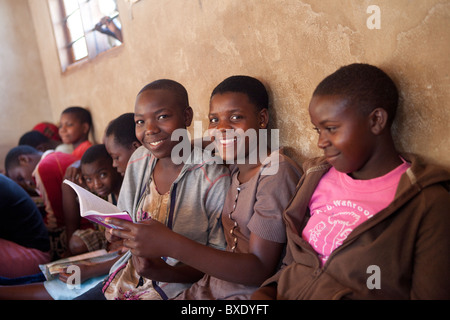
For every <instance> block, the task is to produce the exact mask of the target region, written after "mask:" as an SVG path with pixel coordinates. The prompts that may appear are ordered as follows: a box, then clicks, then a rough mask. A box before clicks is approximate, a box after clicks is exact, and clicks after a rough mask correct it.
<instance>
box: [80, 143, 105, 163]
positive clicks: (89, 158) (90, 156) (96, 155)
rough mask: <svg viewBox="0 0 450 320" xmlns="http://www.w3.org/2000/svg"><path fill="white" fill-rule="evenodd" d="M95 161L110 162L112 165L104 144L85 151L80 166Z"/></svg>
mask: <svg viewBox="0 0 450 320" xmlns="http://www.w3.org/2000/svg"><path fill="white" fill-rule="evenodd" d="M97 160H106V161H110V162H111V165H112V158H111V156H110V155H109V153H108V152H107V151H106V147H105V145H104V144H95V145H93V146H91V147H89V149H87V150H86V151H85V152H84V154H83V156H82V157H81V164H82V165H83V164H89V163H93V162H95V161H97Z"/></svg>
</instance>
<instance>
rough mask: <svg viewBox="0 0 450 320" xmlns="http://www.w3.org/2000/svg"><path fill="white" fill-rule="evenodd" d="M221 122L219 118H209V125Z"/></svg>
mask: <svg viewBox="0 0 450 320" xmlns="http://www.w3.org/2000/svg"><path fill="white" fill-rule="evenodd" d="M217 122H219V120H218V119H217V118H209V123H217Z"/></svg>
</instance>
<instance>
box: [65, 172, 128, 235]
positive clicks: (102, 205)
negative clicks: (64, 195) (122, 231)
mask: <svg viewBox="0 0 450 320" xmlns="http://www.w3.org/2000/svg"><path fill="white" fill-rule="evenodd" d="M64 183H65V184H67V185H69V186H71V187H72V189H73V190H74V191H75V192H76V194H77V195H78V202H79V203H80V215H81V216H82V217H83V218H86V219H88V220H90V221H93V222H95V223H98V224H101V225H103V226H105V227H106V228H118V227H117V226H114V225H112V224H108V223H106V222H105V219H106V218H108V217H111V218H117V219H123V220H127V221H132V219H131V217H130V215H129V214H128V212H126V211H121V210H119V208H117V207H116V206H115V205H114V204H112V203H110V202H108V201H106V200H104V199H102V198H100V197H99V196H97V195H95V194H93V193H92V192H89V191H88V190H86V189H84V188H83V187H81V186H79V185H77V184H76V183H73V182H72V181H70V180H67V179H66V180H64Z"/></svg>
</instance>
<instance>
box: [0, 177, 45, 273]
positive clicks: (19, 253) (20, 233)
mask: <svg viewBox="0 0 450 320" xmlns="http://www.w3.org/2000/svg"><path fill="white" fill-rule="evenodd" d="M0 218H1V219H2V223H1V224H0V277H5V278H17V277H24V276H28V275H34V274H36V273H38V272H39V264H40V263H48V262H50V258H51V256H50V253H49V252H50V241H49V238H48V232H47V228H46V227H45V224H44V222H43V220H42V216H41V213H40V212H39V210H38V208H37V207H36V205H35V204H34V202H33V201H32V200H31V198H30V197H29V195H28V194H27V193H26V192H25V190H23V189H22V188H21V187H20V186H19V185H18V184H17V183H15V182H14V181H13V180H11V179H9V178H8V177H5V176H4V175H2V174H0Z"/></svg>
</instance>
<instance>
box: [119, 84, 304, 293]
mask: <svg viewBox="0 0 450 320" xmlns="http://www.w3.org/2000/svg"><path fill="white" fill-rule="evenodd" d="M267 108H268V95H267V91H266V89H265V87H264V85H263V84H262V83H261V82H260V81H259V80H257V79H255V78H252V77H248V76H232V77H229V78H227V79H225V80H224V81H223V82H221V83H220V84H219V85H218V86H217V87H216V88H215V89H214V91H213V92H212V95H211V99H210V112H209V119H210V126H209V127H210V129H211V132H212V133H213V134H214V137H213V139H214V143H215V144H216V148H217V149H218V151H219V154H220V155H221V156H222V157H223V158H224V160H227V162H228V163H229V162H234V164H233V165H231V166H230V169H231V175H232V183H231V186H230V188H229V189H228V192H227V195H226V199H225V204H224V208H223V212H222V219H221V220H222V225H223V229H224V234H225V237H226V241H227V247H226V250H217V249H215V248H211V247H209V246H205V245H203V244H201V243H197V242H194V241H192V240H190V239H187V238H186V237H183V236H182V235H179V234H176V233H174V232H172V231H171V230H169V229H168V228H166V227H165V226H164V225H163V224H161V223H158V222H157V221H155V220H151V221H148V222H147V223H146V224H141V225H134V226H131V225H130V224H129V223H126V222H123V221H117V220H114V223H117V225H118V226H121V227H124V228H125V229H124V230H120V231H117V230H114V231H112V233H113V234H114V235H116V236H119V237H122V238H124V239H125V240H124V244H125V246H127V247H129V248H130V249H131V252H132V253H133V255H136V256H140V257H146V258H150V257H159V256H169V257H172V258H175V259H178V260H180V261H182V262H183V263H185V264H187V265H190V266H192V267H194V268H196V269H198V270H200V271H202V272H204V273H205V274H206V275H205V276H204V277H203V278H202V279H201V280H200V281H198V282H196V283H194V284H193V285H192V287H191V288H189V289H188V290H186V291H184V292H183V293H182V294H181V295H180V296H178V297H177V299H246V298H248V297H249V296H250V294H251V293H252V292H253V291H254V290H255V289H256V288H257V286H259V285H260V284H261V283H262V282H263V281H264V279H266V278H267V277H269V276H270V275H271V274H273V273H274V272H275V270H276V268H277V266H278V263H279V261H280V259H281V254H282V252H283V248H284V242H285V227H284V224H283V221H282V212H283V210H284V208H285V206H286V205H287V204H288V201H289V199H290V198H291V196H292V194H293V192H294V189H295V186H296V184H297V181H298V179H299V178H300V172H301V171H300V169H299V168H298V167H297V166H296V164H295V163H294V162H293V161H292V160H291V159H289V158H288V157H286V156H285V155H283V154H281V153H280V152H279V150H274V151H272V152H270V150H268V153H269V154H271V156H273V157H277V158H278V163H279V168H278V170H277V172H276V174H273V175H266V174H264V173H265V170H266V169H268V167H270V166H271V163H266V162H265V160H266V159H257V160H256V161H250V159H249V155H250V154H251V151H252V150H259V149H260V146H259V140H258V139H257V140H256V141H253V142H254V143H255V144H254V145H252V140H251V139H246V138H245V135H241V134H240V133H235V132H236V131H240V132H241V133H246V132H248V131H254V132H258V133H259V130H260V129H262V130H265V128H266V127H267V124H268V121H269V116H268V109H267ZM227 133H228V135H227ZM233 133H235V134H233ZM158 139H159V138H158ZM158 139H153V140H150V141H149V142H152V141H157V140H158ZM239 142H245V143H242V144H241V145H240V146H239ZM261 147H262V148H268V146H261ZM240 148H242V149H240ZM230 150H231V152H230ZM238 150H240V152H241V153H242V154H243V155H244V156H243V158H244V160H245V161H244V162H238V163H236V160H237V156H238V153H239V152H238ZM266 154H267V153H266ZM127 229H128V230H129V231H128V230H127Z"/></svg>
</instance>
